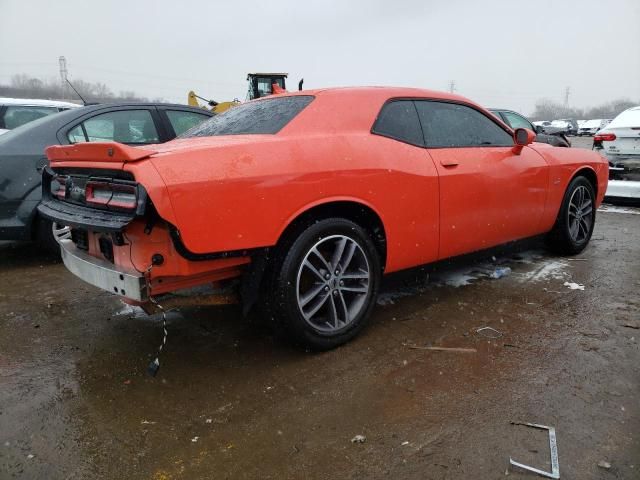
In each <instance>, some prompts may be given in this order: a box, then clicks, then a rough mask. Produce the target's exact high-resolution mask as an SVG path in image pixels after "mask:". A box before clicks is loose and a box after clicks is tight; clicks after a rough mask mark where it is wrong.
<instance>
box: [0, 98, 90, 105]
mask: <svg viewBox="0 0 640 480" xmlns="http://www.w3.org/2000/svg"><path fill="white" fill-rule="evenodd" d="M0 105H19V106H29V107H59V108H78V107H81V106H82V105H78V104H77V103H71V102H63V101H59V100H43V99H40V98H8V97H0Z"/></svg>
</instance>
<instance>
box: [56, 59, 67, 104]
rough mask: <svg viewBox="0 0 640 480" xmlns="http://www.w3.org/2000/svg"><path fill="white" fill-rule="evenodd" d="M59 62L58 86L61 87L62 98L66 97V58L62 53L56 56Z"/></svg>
mask: <svg viewBox="0 0 640 480" xmlns="http://www.w3.org/2000/svg"><path fill="white" fill-rule="evenodd" d="M58 63H59V64H60V86H61V87H62V99H63V100H64V99H66V98H67V59H66V58H64V55H62V56H60V58H58Z"/></svg>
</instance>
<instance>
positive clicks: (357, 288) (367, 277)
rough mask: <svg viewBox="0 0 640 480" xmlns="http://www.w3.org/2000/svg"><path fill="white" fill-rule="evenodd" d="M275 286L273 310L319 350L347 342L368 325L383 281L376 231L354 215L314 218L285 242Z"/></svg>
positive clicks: (298, 336)
mask: <svg viewBox="0 0 640 480" xmlns="http://www.w3.org/2000/svg"><path fill="white" fill-rule="evenodd" d="M282 247H283V248H282V250H284V251H285V252H286V253H285V254H284V255H283V256H280V259H281V260H276V262H279V261H281V263H280V264H279V265H274V276H273V280H272V285H271V286H270V288H269V290H271V292H270V293H271V294H272V295H273V297H272V299H271V301H272V305H273V309H272V310H273V311H272V315H273V316H274V317H275V320H276V321H279V323H281V324H282V325H283V326H284V327H285V328H286V330H287V332H288V333H289V334H290V335H291V336H293V338H294V339H295V340H297V341H298V342H300V343H302V344H304V345H306V346H308V347H311V348H313V349H316V350H328V349H331V348H334V347H337V346H338V345H341V344H343V343H345V342H347V341H349V340H350V339H352V338H353V337H354V336H355V335H357V334H358V333H359V332H360V331H361V330H362V329H363V328H364V326H365V324H366V322H367V320H368V318H369V316H370V314H371V311H372V309H373V307H374V304H375V299H376V296H377V293H378V287H379V284H380V277H381V267H380V258H379V254H378V252H377V250H376V247H375V245H374V244H373V241H372V239H371V236H370V235H369V234H368V233H367V231H366V230H364V229H363V228H362V227H360V226H359V225H357V224H356V223H353V222H351V221H350V220H346V219H341V218H330V219H325V220H321V221H318V222H316V223H313V224H311V225H309V226H308V227H306V228H305V229H303V230H302V231H298V233H297V234H296V235H295V236H294V237H293V238H290V239H289V241H288V242H286V241H285V242H284V245H282Z"/></svg>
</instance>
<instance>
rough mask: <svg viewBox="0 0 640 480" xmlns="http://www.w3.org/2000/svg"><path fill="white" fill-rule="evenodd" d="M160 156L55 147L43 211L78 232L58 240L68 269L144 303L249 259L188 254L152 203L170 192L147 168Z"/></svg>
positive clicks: (229, 275) (233, 270)
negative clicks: (150, 160)
mask: <svg viewBox="0 0 640 480" xmlns="http://www.w3.org/2000/svg"><path fill="white" fill-rule="evenodd" d="M154 153H155V152H152V151H149V150H143V149H138V148H131V147H127V146H124V145H119V144H113V143H111V144H109V143H105V144H84V145H74V146H72V147H52V148H50V149H48V150H47V155H48V156H49V159H50V161H51V167H49V168H46V169H45V171H44V173H43V183H42V189H43V190H42V198H43V200H42V203H41V204H40V206H39V207H38V211H39V213H40V214H41V215H42V216H44V217H46V218H48V219H50V220H52V221H53V222H56V223H58V224H64V225H68V226H69V227H70V229H71V235H70V238H67V239H61V240H60V241H59V243H60V249H61V255H62V258H63V261H64V264H65V266H66V267H67V269H68V270H69V271H71V272H72V273H74V274H75V275H76V276H78V277H79V278H81V279H82V280H84V281H85V282H87V283H90V284H91V285H94V286H96V287H98V288H101V289H103V290H106V291H109V292H112V293H114V294H117V295H119V296H121V297H122V298H123V300H125V301H127V302H128V303H133V304H139V305H143V306H144V305H145V304H147V303H148V302H149V301H150V299H151V298H150V297H151V296H152V295H153V296H156V295H162V294H166V293H168V292H175V291H180V290H183V289H189V288H193V287H197V286H202V285H214V284H215V285H219V282H222V281H225V280H230V279H233V278H236V277H239V276H240V275H241V274H242V266H243V265H246V264H247V263H249V262H250V258H249V257H248V255H243V254H242V253H243V252H240V253H239V254H238V255H229V256H225V255H224V252H221V253H220V255H219V256H218V257H216V258H205V259H202V260H200V261H194V260H193V259H187V258H185V256H183V254H181V252H183V251H184V245H182V244H181V242H180V232H179V231H178V230H177V229H176V228H175V227H174V225H173V224H172V223H171V222H170V219H169V220H168V219H165V218H161V217H160V215H159V213H158V210H157V208H156V205H155V204H154V201H153V198H152V196H153V197H155V198H159V201H160V202H162V201H163V200H162V198H165V197H166V192H165V188H166V187H164V184H163V183H162V181H161V180H158V178H157V173H155V175H156V176H154V168H153V166H152V165H151V163H150V162H146V165H144V166H143V164H145V162H144V160H145V159H147V158H149V157H150V156H151V155H153V154H154ZM134 163H135V167H134V166H133V164H134ZM127 164H129V165H127ZM125 165H127V168H126V169H125ZM129 167H131V168H129ZM145 180H148V184H149V185H150V187H149V190H150V191H151V195H150V194H149V192H148V191H147V188H146V187H145V185H143V183H145ZM163 208H164V211H167V205H164V206H163ZM167 216H168V217H170V216H171V215H170V214H169V215H167ZM227 257H230V258H227Z"/></svg>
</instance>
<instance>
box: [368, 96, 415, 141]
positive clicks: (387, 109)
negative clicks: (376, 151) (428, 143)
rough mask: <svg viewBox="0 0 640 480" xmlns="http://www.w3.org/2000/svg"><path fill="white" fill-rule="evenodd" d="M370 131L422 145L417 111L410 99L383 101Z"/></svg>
mask: <svg viewBox="0 0 640 480" xmlns="http://www.w3.org/2000/svg"><path fill="white" fill-rule="evenodd" d="M371 131H372V132H373V133H375V134H377V135H382V136H384V137H389V138H393V139H394V140H399V141H401V142H405V143H410V144H412V145H417V146H420V147H421V146H424V138H423V136H422V130H421V128H420V120H419V119H418V112H417V111H416V107H415V106H414V104H413V101H412V100H391V101H389V102H387V103H385V104H384V105H383V106H382V109H381V110H380V113H379V114H378V118H377V119H376V121H375V123H374V125H373V128H372V129H371Z"/></svg>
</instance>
